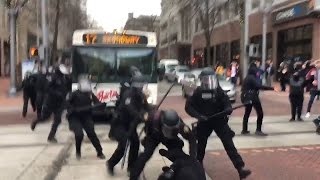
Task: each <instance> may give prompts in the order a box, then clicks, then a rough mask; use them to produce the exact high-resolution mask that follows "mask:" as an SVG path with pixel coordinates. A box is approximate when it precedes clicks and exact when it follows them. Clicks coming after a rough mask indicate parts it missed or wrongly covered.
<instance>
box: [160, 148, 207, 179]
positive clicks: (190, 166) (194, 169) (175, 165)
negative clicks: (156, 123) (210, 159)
mask: <svg viewBox="0 0 320 180" xmlns="http://www.w3.org/2000/svg"><path fill="white" fill-rule="evenodd" d="M159 153H160V154H161V156H164V157H166V158H168V159H169V160H170V161H171V162H172V164H171V165H170V167H163V168H162V171H163V173H162V174H161V175H160V176H159V178H158V180H206V173H205V171H204V169H203V167H202V165H201V164H200V163H199V161H198V160H197V159H196V158H195V157H192V156H189V155H187V154H185V153H184V152H183V151H182V150H181V149H174V150H171V151H167V150H164V149H160V150H159Z"/></svg>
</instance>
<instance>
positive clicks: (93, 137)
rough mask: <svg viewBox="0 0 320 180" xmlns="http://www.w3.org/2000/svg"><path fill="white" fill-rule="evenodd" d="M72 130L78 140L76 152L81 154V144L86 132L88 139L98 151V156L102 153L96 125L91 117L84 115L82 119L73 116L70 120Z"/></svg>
mask: <svg viewBox="0 0 320 180" xmlns="http://www.w3.org/2000/svg"><path fill="white" fill-rule="evenodd" d="M69 126H70V129H71V130H72V131H73V132H74V137H75V140H76V152H77V153H81V144H82V140H83V136H84V134H83V130H85V131H86V134H87V136H88V138H89V139H90V141H91V143H92V145H93V146H94V148H95V149H96V151H97V154H101V153H102V147H101V144H100V141H99V139H98V136H97V134H96V132H95V130H94V123H93V120H92V118H91V116H90V115H87V116H86V115H84V116H81V117H77V116H72V117H70V119H69Z"/></svg>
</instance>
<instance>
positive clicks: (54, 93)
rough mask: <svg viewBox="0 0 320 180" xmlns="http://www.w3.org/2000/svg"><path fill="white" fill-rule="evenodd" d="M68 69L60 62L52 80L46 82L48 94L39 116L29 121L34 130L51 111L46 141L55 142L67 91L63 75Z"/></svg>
mask: <svg viewBox="0 0 320 180" xmlns="http://www.w3.org/2000/svg"><path fill="white" fill-rule="evenodd" d="M68 73H69V71H67V68H66V67H65V66H64V65H63V64H60V65H59V66H58V67H57V68H56V69H55V73H54V74H53V75H52V80H51V81H50V82H49V84H48V95H47V96H46V98H45V100H44V103H43V108H42V112H41V118H40V119H36V120H35V121H33V122H32V123H31V130H32V131H34V129H35V128H36V126H37V124H38V123H39V122H43V121H45V120H47V119H49V117H50V116H51V114H52V113H53V115H54V118H53V123H52V127H51V130H50V133H49V135H48V142H51V143H57V139H56V138H55V135H56V132H57V129H58V126H59V125H60V123H61V116H62V112H63V110H64V104H65V98H66V95H67V92H68V86H67V84H68V82H67V79H66V77H65V75H67V74H68Z"/></svg>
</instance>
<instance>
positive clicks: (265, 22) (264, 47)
mask: <svg viewBox="0 0 320 180" xmlns="http://www.w3.org/2000/svg"><path fill="white" fill-rule="evenodd" d="M262 3H263V4H262V12H263V20H262V21H263V22H262V23H263V24H262V63H261V68H262V69H263V70H265V68H266V58H267V25H268V14H269V12H270V9H271V5H272V2H271V3H270V2H267V1H266V0H263V2H262ZM262 81H263V84H264V83H265V82H266V79H265V76H263V79H262Z"/></svg>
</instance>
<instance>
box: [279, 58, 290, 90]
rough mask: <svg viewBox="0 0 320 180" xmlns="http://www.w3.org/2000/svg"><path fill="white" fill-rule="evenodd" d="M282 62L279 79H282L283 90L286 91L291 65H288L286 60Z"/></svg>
mask: <svg viewBox="0 0 320 180" xmlns="http://www.w3.org/2000/svg"><path fill="white" fill-rule="evenodd" d="M282 63H283V64H282ZM282 63H281V65H280V68H279V70H278V72H279V80H280V86H281V91H282V92H285V91H286V86H287V83H288V76H289V67H288V65H287V64H286V63H284V62H282Z"/></svg>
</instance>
